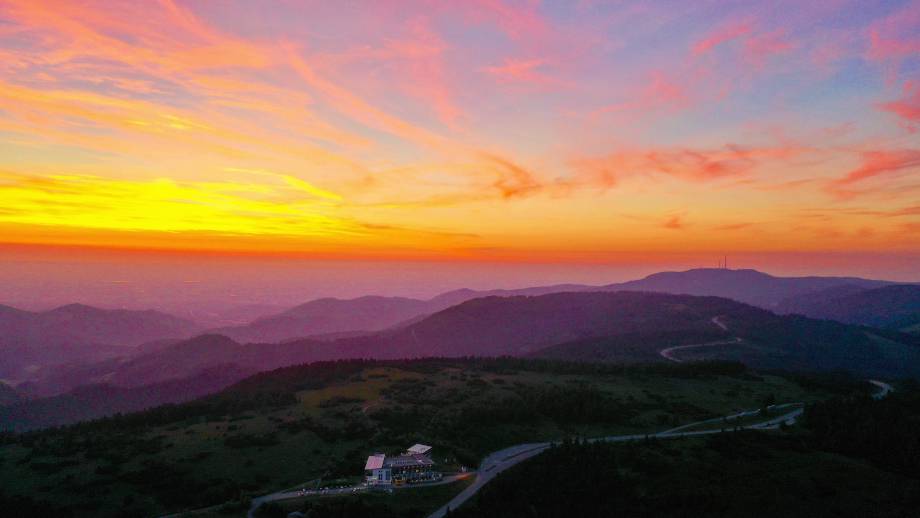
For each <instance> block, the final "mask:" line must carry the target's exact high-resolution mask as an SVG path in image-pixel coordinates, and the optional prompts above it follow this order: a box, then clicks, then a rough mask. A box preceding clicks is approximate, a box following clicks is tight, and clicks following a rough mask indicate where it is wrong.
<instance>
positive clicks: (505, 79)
mask: <svg viewBox="0 0 920 518" xmlns="http://www.w3.org/2000/svg"><path fill="white" fill-rule="evenodd" d="M546 65H547V60H545V59H506V60H505V61H504V63H503V64H502V65H494V66H489V67H486V68H484V69H483V70H484V71H485V72H486V73H488V74H489V75H491V76H493V77H494V78H495V79H496V81H498V82H499V83H524V84H530V85H535V86H541V87H559V86H565V85H566V83H565V82H564V81H561V80H559V79H556V78H554V77H551V76H549V75H547V74H546V73H544V72H542V71H541V70H540V69H541V68H544V67H545V66H546Z"/></svg>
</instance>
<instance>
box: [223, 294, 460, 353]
mask: <svg viewBox="0 0 920 518" xmlns="http://www.w3.org/2000/svg"><path fill="white" fill-rule="evenodd" d="M443 307H446V306H443ZM443 307H442V306H439V305H437V304H431V303H430V302H429V301H424V300H418V299H409V298H403V297H377V296H367V297H360V298H356V299H347V300H345V299H334V298H325V299H317V300H313V301H310V302H307V303H306V304H301V305H300V306H297V307H295V308H292V309H289V310H287V311H285V312H283V313H280V314H278V315H274V316H269V317H264V318H260V319H257V320H256V321H254V322H252V323H251V324H248V325H245V326H236V327H227V328H221V329H215V330H213V331H212V332H214V333H219V334H223V335H225V336H229V337H231V338H233V339H234V340H238V341H240V342H281V341H284V340H290V339H292V338H301V337H306V336H311V335H326V334H330V333H342V332H354V331H378V330H381V329H385V328H387V327H390V326H392V325H395V324H398V323H399V322H402V321H404V320H408V319H410V318H412V317H415V316H418V315H420V314H424V313H426V312H430V311H436V310H437V309H443Z"/></svg>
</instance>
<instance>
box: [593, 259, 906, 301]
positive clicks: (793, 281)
mask: <svg viewBox="0 0 920 518" xmlns="http://www.w3.org/2000/svg"><path fill="white" fill-rule="evenodd" d="M888 284H891V283H890V282H888V281H876V280H869V279H860V278H857V277H775V276H773V275H769V274H766V273H763V272H759V271H757V270H749V269H741V270H728V269H722V268H700V269H695V270H687V271H685V272H661V273H656V274H652V275H649V276H648V277H645V278H644V279H639V280H635V281H629V282H623V283H619V284H608V285H606V286H603V287H602V289H603V290H604V291H621V290H631V291H652V292H661V293H675V294H685V295H700V296H715V297H725V298H728V299H732V300H737V301H738V302H744V303H745V304H750V305H752V306H758V307H761V308H765V309H775V308H776V307H777V306H779V305H780V303H782V302H783V301H784V300H786V299H789V298H792V297H798V296H802V295H806V294H808V293H814V292H817V291H821V290H826V289H829V288H833V287H836V286H856V287H860V288H878V287H882V286H886V285H888Z"/></svg>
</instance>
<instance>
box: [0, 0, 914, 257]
mask: <svg viewBox="0 0 920 518" xmlns="http://www.w3.org/2000/svg"><path fill="white" fill-rule="evenodd" d="M812 4H814V5H807V6H803V5H801V3H800V2H796V3H792V2H788V3H782V2H780V3H769V4H765V3H760V2H733V3H724V2H704V3H698V4H696V5H697V7H696V8H695V9H693V10H690V11H687V10H686V4H685V3H671V2H653V3H648V4H642V5H632V4H623V5H619V4H608V3H602V2H590V1H584V2H535V1H534V2H531V1H521V2H513V1H509V2H504V1H501V0H477V1H470V2H427V1H420V2H367V3H351V4H337V5H336V6H335V7H333V5H332V4H330V3H325V2H315V3H313V2H305V3H299V2H277V3H273V4H270V5H264V4H260V5H256V4H255V3H251V2H239V1H236V2H234V1H228V2H208V1H201V2H179V1H172V0H161V1H159V2H80V3H77V2H52V1H48V2H33V1H28V0H0V67H2V68H0V70H2V71H3V72H2V76H0V236H2V237H0V244H15V245H22V246H26V245H28V246H35V247H47V246H78V247H87V248H90V249H91V248H100V249H132V250H151V251H156V250H172V251H177V252H185V253H218V254H220V253H225V254H243V255H245V254H252V255H266V256H271V255H289V256H292V257H326V258H328V257H335V258H373V257H383V258H400V259H406V260H415V259H418V260H440V261H558V262H581V263H584V262H603V261H611V260H616V258H617V257H621V256H627V257H629V258H636V257H643V258H648V259H649V260H650V261H651V262H654V261H655V260H658V261H659V262H661V261H663V260H662V259H661V258H662V257H666V256H668V255H669V254H671V255H674V254H678V255H679V254H686V255H691V254H696V255H704V254H721V253H723V252H729V253H745V254H753V253H764V254H780V255H782V254H796V253H799V254H801V253H806V254H808V253H813V254H825V253H848V254H863V255H866V254H869V255H871V254H883V255H884V254H895V255H898V254H901V255H903V254H917V253H920V201H918V200H920V144H918V133H917V130H918V128H920V2H918V1H901V2H878V3H870V2H855V1H851V2H847V1H844V2H814V3H812ZM630 260H632V259H630ZM867 260H868V261H871V259H867Z"/></svg>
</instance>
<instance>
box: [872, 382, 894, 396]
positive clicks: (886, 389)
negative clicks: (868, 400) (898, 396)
mask: <svg viewBox="0 0 920 518" xmlns="http://www.w3.org/2000/svg"><path fill="white" fill-rule="evenodd" d="M869 383H871V384H873V385H875V386H876V387H878V388H879V391H878V392H876V393H875V394H872V397H873V398H874V399H882V398H883V397H885V396H887V395H888V394H890V393H891V392H893V391H894V387H892V386H891V385H889V384H887V383H885V382H884V381H879V380H869Z"/></svg>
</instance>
